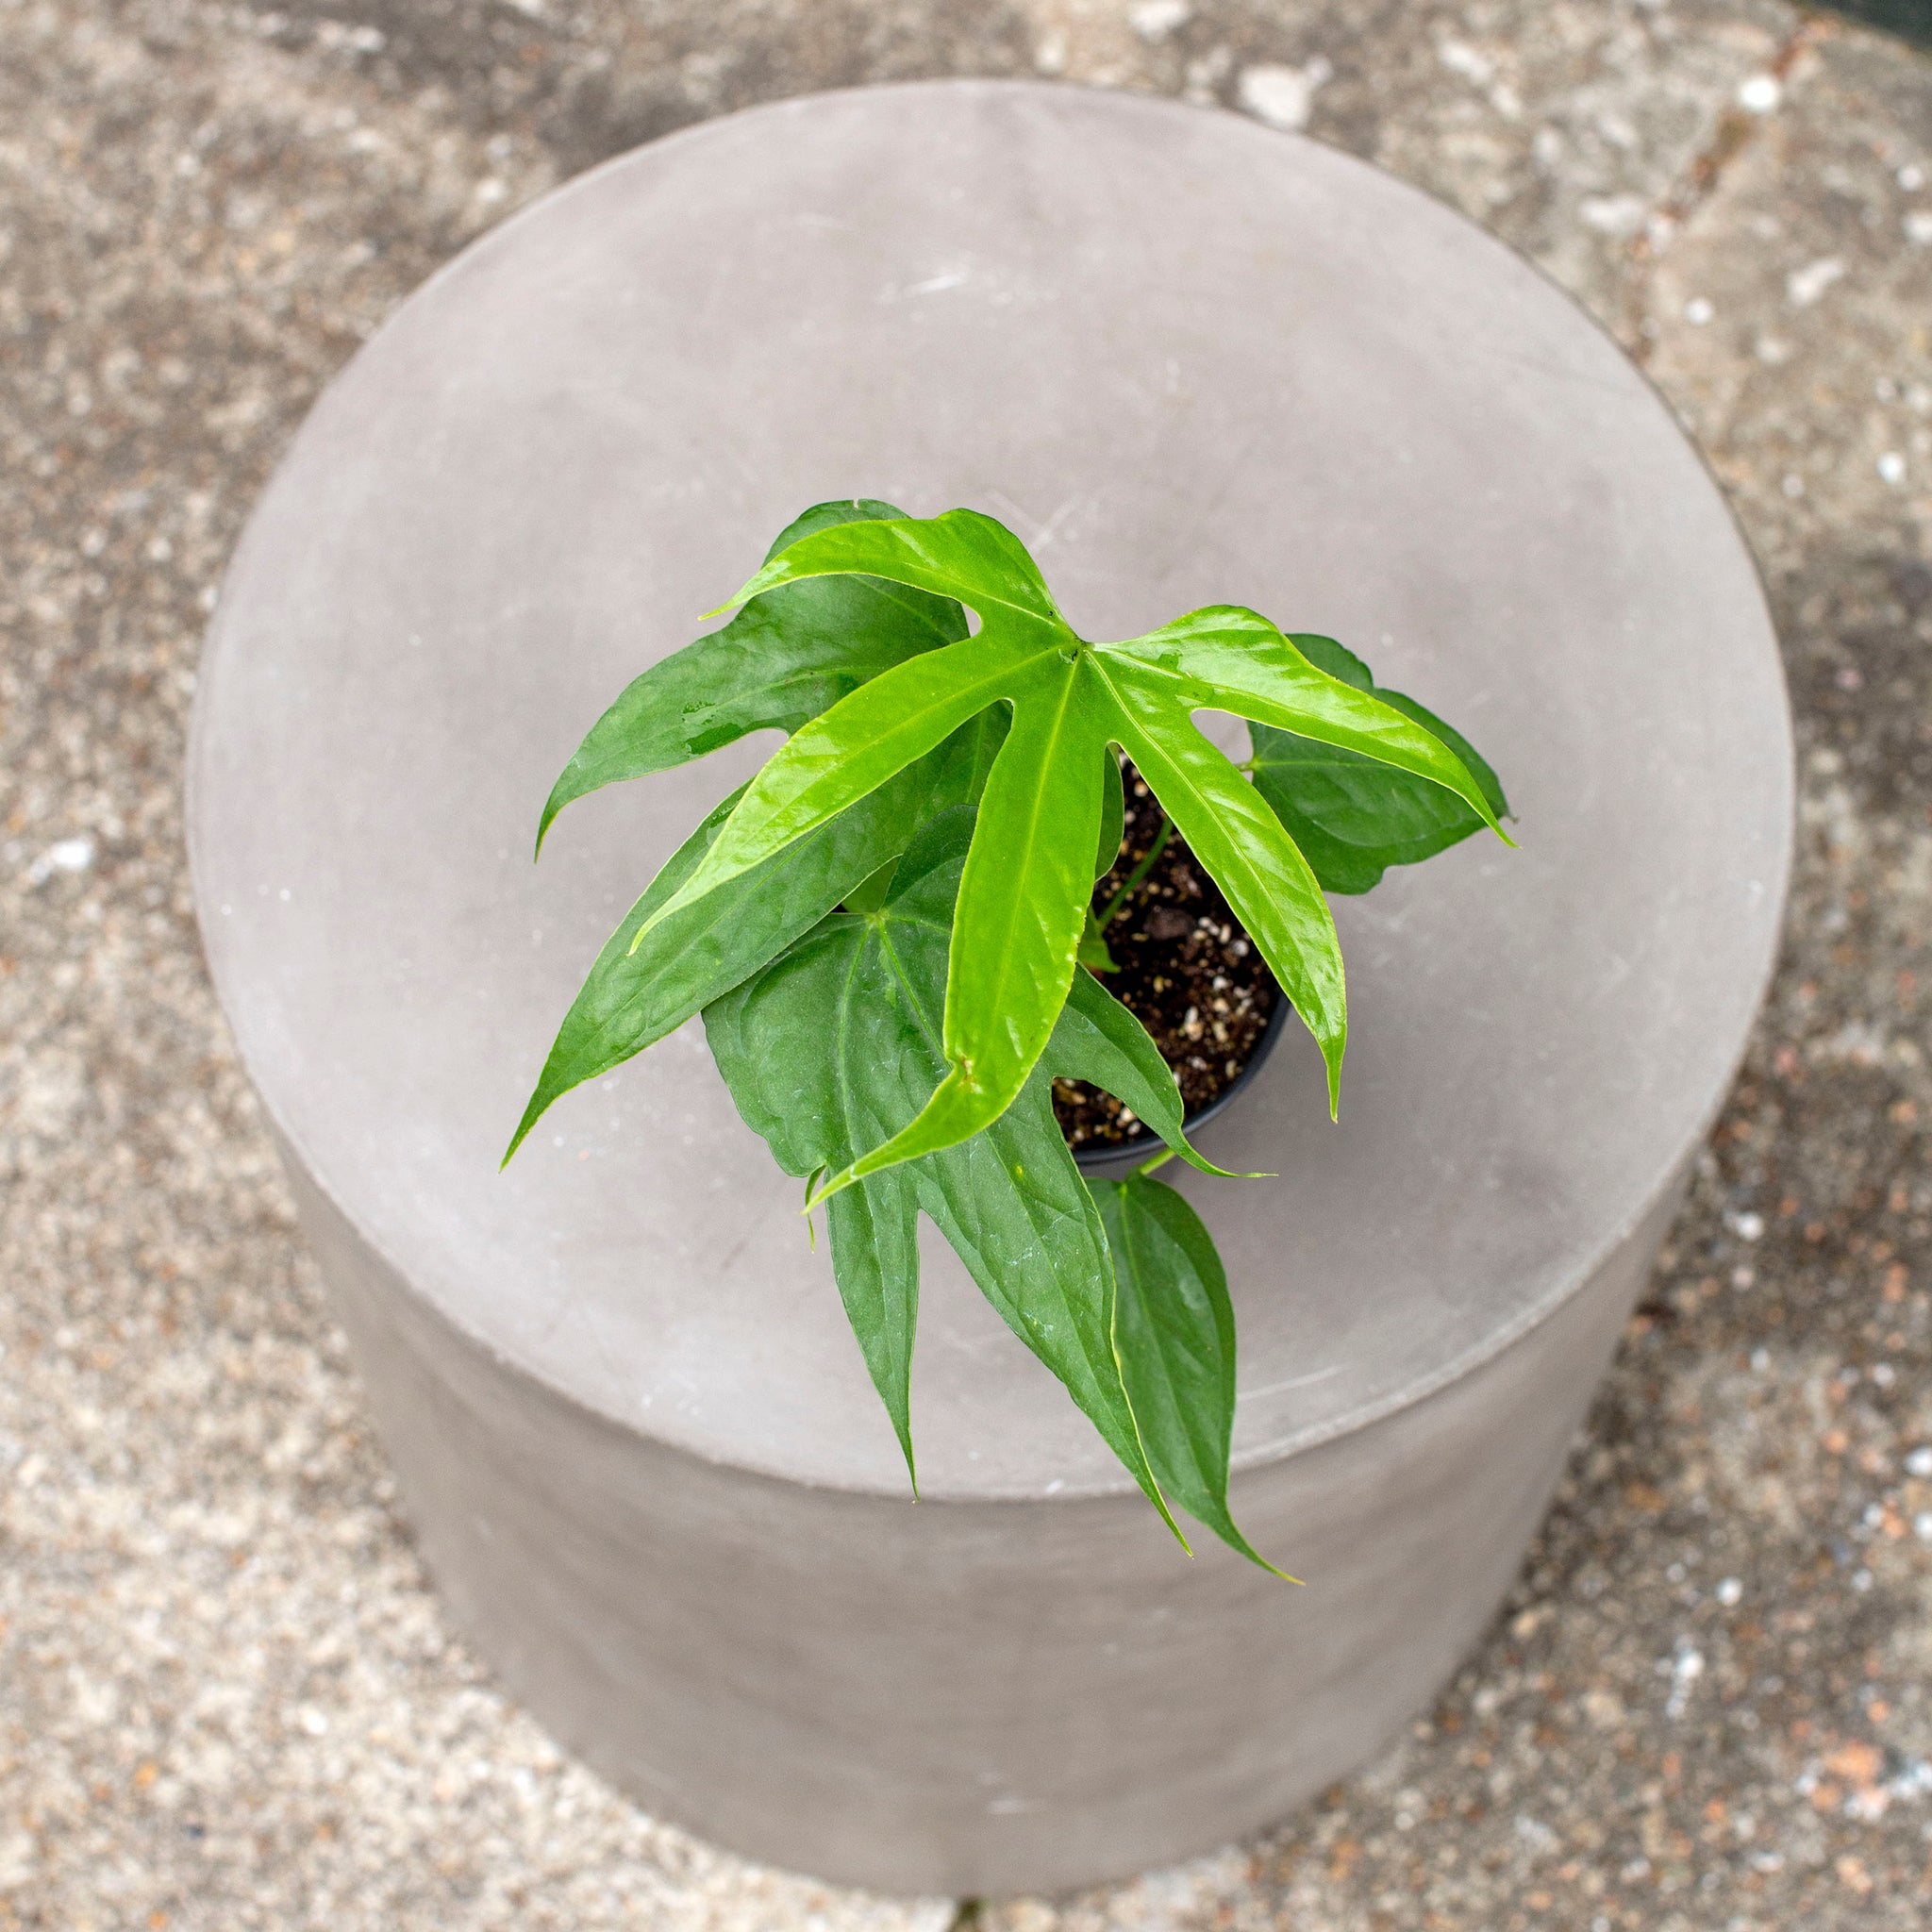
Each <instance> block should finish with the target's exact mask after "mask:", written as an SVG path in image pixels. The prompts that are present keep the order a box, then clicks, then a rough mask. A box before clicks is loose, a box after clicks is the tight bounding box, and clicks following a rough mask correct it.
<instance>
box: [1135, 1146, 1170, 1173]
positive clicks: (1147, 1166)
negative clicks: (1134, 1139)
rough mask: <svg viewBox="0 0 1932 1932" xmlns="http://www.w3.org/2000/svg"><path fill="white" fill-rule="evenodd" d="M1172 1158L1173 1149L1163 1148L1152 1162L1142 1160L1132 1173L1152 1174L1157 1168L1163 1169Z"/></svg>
mask: <svg viewBox="0 0 1932 1932" xmlns="http://www.w3.org/2000/svg"><path fill="white" fill-rule="evenodd" d="M1173 1158H1174V1149H1173V1148H1172V1147H1163V1148H1162V1149H1161V1150H1160V1152H1159V1153H1158V1154H1157V1155H1156V1156H1155V1157H1154V1158H1153V1159H1152V1160H1143V1161H1142V1162H1141V1164H1140V1166H1139V1167H1137V1168H1136V1169H1135V1170H1134V1172H1135V1173H1136V1174H1152V1173H1153V1172H1154V1170H1155V1169H1156V1168H1157V1167H1165V1166H1166V1165H1167V1163H1168V1162H1169V1161H1170V1160H1172V1159H1173Z"/></svg>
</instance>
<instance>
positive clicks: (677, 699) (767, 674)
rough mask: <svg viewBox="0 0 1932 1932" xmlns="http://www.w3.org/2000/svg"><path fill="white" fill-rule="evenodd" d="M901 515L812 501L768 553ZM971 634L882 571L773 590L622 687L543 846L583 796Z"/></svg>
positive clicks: (829, 700)
mask: <svg viewBox="0 0 1932 1932" xmlns="http://www.w3.org/2000/svg"><path fill="white" fill-rule="evenodd" d="M899 514H900V512H899V511H897V510H895V509H894V508H892V507H891V504H888V503H875V502H870V501H866V500H863V499H855V500H853V501H850V502H841V503H822V504H817V505H814V507H813V508H810V509H808V510H807V511H806V512H805V514H804V515H803V516H801V517H799V518H797V519H796V520H795V521H794V522H793V523H792V524H791V525H789V526H788V527H787V528H786V529H785V530H784V531H783V532H782V533H781V535H780V536H779V538H778V541H776V542H775V543H774V544H773V545H772V550H771V552H768V553H767V554H768V555H771V554H774V553H776V552H778V551H781V550H783V549H784V548H785V547H786V546H787V545H788V544H791V543H794V542H796V541H798V540H799V539H800V538H801V537H807V536H810V535H811V534H812V533H813V532H814V531H817V530H823V529H828V528H832V527H835V526H837V525H840V524H844V523H854V522H878V521H883V520H887V519H891V518H896V517H897V516H898V515H899ZM965 635H966V620H965V616H964V613H963V612H962V611H961V610H960V608H959V606H958V603H957V602H955V601H954V600H953V599H952V598H950V597H936V596H933V595H932V594H931V593H930V592H927V591H918V590H913V589H911V588H909V587H908V586H906V585H903V584H894V583H888V582H887V581H885V579H883V578H881V577H862V576H846V577H823V578H817V579H814V580H811V581H808V582H798V583H792V584H790V585H780V586H776V587H774V589H772V590H771V591H767V592H765V593H764V594H762V595H760V596H758V597H757V598H755V599H753V601H752V602H750V603H748V604H747V605H746V606H745V607H744V608H743V609H741V611H740V612H739V613H738V615H737V616H736V617H734V618H733V619H732V620H731V622H730V623H729V624H727V625H724V628H723V629H722V630H717V631H713V632H712V633H711V634H710V635H709V636H708V637H702V638H700V639H698V641H696V642H695V643H692V644H687V645H686V646H685V647H684V649H683V650H681V651H675V652H673V653H672V655H671V656H670V657H668V658H664V659H662V660H661V661H660V662H658V663H656V664H654V665H652V666H651V668H650V669H649V670H648V671H646V672H644V673H643V674H642V675H641V676H638V677H634V678H633V679H632V680H631V681H630V683H629V684H627V685H626V686H625V688H624V690H623V691H621V692H620V693H619V695H618V698H617V701H616V702H615V703H614V704H613V705H611V707H610V708H609V709H608V710H607V711H606V712H605V713H604V715H603V716H602V717H601V718H599V719H598V720H597V722H596V723H595V724H593V725H591V729H590V731H589V733H588V734H587V735H586V737H585V739H584V741H583V743H582V744H580V745H579V746H578V747H577V749H576V751H575V754H574V755H573V756H572V758H571V761H570V763H569V764H567V765H566V766H565V767H564V768H563V772H562V774H561V775H560V776H559V777H558V781H557V783H556V785H555V786H554V787H553V788H552V790H551V793H550V796H549V798H548V800H547V801H546V802H545V804H544V807H543V815H542V818H541V821H540V823H539V824H538V826H537V849H538V851H539V852H541V850H542V849H543V840H544V835H545V834H546V833H547V832H548V831H549V829H550V825H551V823H552V821H553V820H554V819H555V818H556V817H557V815H558V812H560V811H561V810H562V809H563V808H564V807H565V806H567V805H569V804H571V803H572V802H573V801H575V800H576V799H579V798H582V797H583V796H585V794H586V793H588V792H591V791H597V790H598V789H599V788H600V787H602V786H605V785H612V784H616V783H617V782H619V781H620V780H622V779H626V778H641V777H643V776H645V775H646V774H649V773H652V772H662V771H668V770H669V769H670V768H671V767H672V766H674V765H680V764H683V763H685V762H687V761H688V760H689V759H691V758H702V757H704V755H705V754H706V753H707V752H712V751H716V750H717V749H718V748H719V747H720V746H721V745H725V744H730V743H732V742H733V741H736V740H738V739H740V738H742V737H744V736H745V735H746V733H748V732H752V731H762V730H768V729H772V728H776V729H777V730H780V731H785V732H792V731H796V730H797V729H798V727H799V726H800V725H801V724H806V723H808V721H809V720H811V719H813V718H815V717H817V716H818V714H819V713H820V712H821V711H824V710H826V709H828V708H830V707H831V706H833V705H835V704H836V703H838V701H839V700H840V699H841V697H844V696H846V695H847V694H848V693H849V692H851V691H857V690H858V687H859V686H860V685H861V684H864V683H865V682H866V681H867V680H868V679H870V678H874V677H876V676H877V675H879V673H880V672H882V671H888V670H890V669H891V667H892V666H893V665H895V664H899V663H903V662H904V661H905V660H906V659H907V658H909V657H913V656H916V655H917V654H918V653H920V652H922V651H929V650H934V649H937V648H938V647H939V646H941V645H942V644H950V643H957V642H958V641H959V640H960V639H961V638H963V637H965Z"/></svg>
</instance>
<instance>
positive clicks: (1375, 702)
mask: <svg viewBox="0 0 1932 1932" xmlns="http://www.w3.org/2000/svg"><path fill="white" fill-rule="evenodd" d="M1107 656H1108V662H1109V664H1110V665H1114V664H1119V665H1121V666H1123V667H1124V666H1125V665H1127V664H1132V665H1134V666H1136V667H1137V668H1138V669H1139V670H1140V671H1141V673H1142V684H1143V689H1144V688H1146V680H1147V679H1149V678H1158V679H1159V680H1160V681H1161V682H1162V684H1163V685H1164V686H1165V688H1166V693H1167V700H1168V703H1169V704H1170V705H1173V706H1184V707H1186V708H1189V709H1190V710H1193V709H1201V708H1214V709H1218V710H1224V711H1232V712H1234V713H1235V714H1236V715H1237V716H1238V717H1241V718H1246V719H1249V720H1250V721H1252V722H1255V723H1258V724H1272V725H1274V727H1275V728H1276V729H1277V730H1281V731H1287V732H1291V733H1293V734H1294V735H1296V736H1297V737H1301V738H1310V739H1315V740H1318V741H1321V742H1322V743H1324V744H1330V745H1336V746H1340V747H1342V748H1344V749H1346V750H1349V751H1353V752H1356V753H1357V754H1358V755H1360V756H1361V757H1363V758H1370V759H1373V760H1374V761H1376V762H1378V763H1381V764H1387V765H1392V766H1395V767H1397V768H1398V769H1399V770H1402V771H1405V772H1408V773H1411V774H1414V775H1415V776H1416V777H1419V778H1422V779H1424V780H1426V781H1428V782H1429V783H1431V784H1434V785H1437V786H1441V787H1442V788H1444V789H1446V790H1447V791H1450V792H1452V793H1454V794H1455V795H1456V796H1457V797H1459V798H1461V799H1462V800H1464V801H1465V802H1466V803H1467V804H1468V805H1469V806H1470V807H1471V808H1473V809H1474V811H1475V812H1476V813H1477V815H1478V816H1479V818H1480V819H1481V821H1482V823H1483V824H1487V825H1489V826H1490V827H1491V830H1493V831H1494V832H1495V833H1496V835H1497V836H1498V837H1499V838H1500V839H1502V840H1503V841H1504V842H1505V843H1506V844H1507V843H1508V842H1509V840H1508V834H1507V832H1505V831H1504V830H1503V828H1502V826H1501V824H1498V823H1497V818H1496V813H1495V811H1494V810H1493V809H1492V808H1491V805H1490V801H1489V799H1488V798H1487V797H1486V796H1485V795H1484V793H1483V790H1482V787H1481V786H1480V785H1479V784H1478V783H1477V782H1476V780H1475V778H1474V775H1473V774H1471V773H1470V772H1468V771H1467V770H1465V769H1464V767H1463V763H1462V760H1461V759H1460V758H1457V755H1456V754H1455V752H1453V751H1452V750H1451V749H1450V748H1449V747H1448V746H1447V745H1446V744H1444V743H1443V741H1441V739H1440V738H1438V737H1437V736H1436V735H1435V734H1434V733H1433V732H1431V731H1429V730H1427V729H1425V728H1424V726H1423V725H1421V724H1418V723H1417V722H1416V721H1415V719H1413V718H1411V717H1408V716H1407V715H1406V714H1405V713H1404V712H1403V711H1401V710H1399V709H1398V708H1395V707H1394V706H1392V705H1390V704H1387V703H1385V702H1384V701H1383V700H1382V698H1381V697H1379V696H1378V695H1376V694H1375V693H1374V692H1372V691H1366V690H1363V689H1361V688H1360V687H1358V686H1357V685H1355V684H1353V683H1351V682H1349V681H1348V680H1346V679H1344V678H1341V677H1336V676H1332V675H1330V674H1329V673H1328V672H1326V671H1324V670H1323V669H1322V668H1321V667H1320V666H1319V665H1318V664H1316V663H1314V662H1313V661H1312V660H1311V659H1309V658H1307V656H1305V655H1304V654H1303V653H1302V652H1301V651H1300V650H1298V649H1297V648H1296V647H1295V646H1294V644H1292V643H1291V642H1290V641H1289V640H1288V639H1287V638H1286V637H1285V636H1284V635H1283V634H1282V633H1281V632H1280V631H1279V630H1278V629H1276V628H1275V626H1274V625H1272V624H1271V623H1269V621H1268V620H1267V619H1266V618H1265V617H1262V616H1261V615H1259V614H1258V613H1257V612H1256V611H1253V610H1245V609H1242V608H1241V607H1240V606H1239V605H1233V604H1217V605H1211V606H1209V607H1208V608H1206V609H1202V610H1192V611H1190V612H1189V613H1188V614H1187V616H1185V617H1180V618H1176V619H1175V620H1174V623H1172V624H1170V625H1163V626H1162V627H1161V628H1160V629H1159V630H1157V631H1151V632H1149V633H1148V635H1147V636H1145V637H1141V638H1131V639H1129V640H1128V641H1126V642H1125V643H1123V644H1116V645H1110V646H1108V647H1107Z"/></svg>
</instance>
